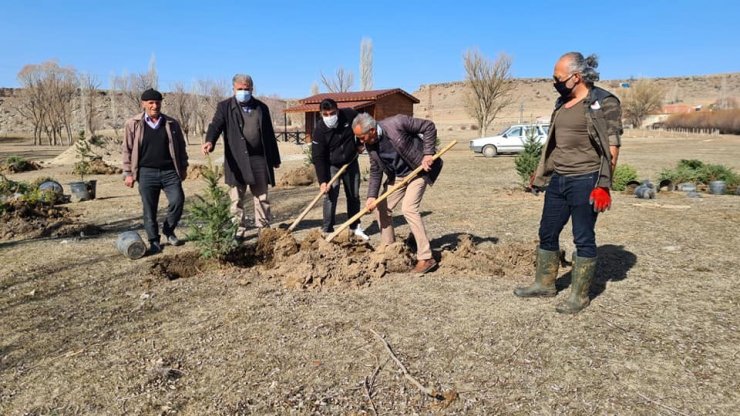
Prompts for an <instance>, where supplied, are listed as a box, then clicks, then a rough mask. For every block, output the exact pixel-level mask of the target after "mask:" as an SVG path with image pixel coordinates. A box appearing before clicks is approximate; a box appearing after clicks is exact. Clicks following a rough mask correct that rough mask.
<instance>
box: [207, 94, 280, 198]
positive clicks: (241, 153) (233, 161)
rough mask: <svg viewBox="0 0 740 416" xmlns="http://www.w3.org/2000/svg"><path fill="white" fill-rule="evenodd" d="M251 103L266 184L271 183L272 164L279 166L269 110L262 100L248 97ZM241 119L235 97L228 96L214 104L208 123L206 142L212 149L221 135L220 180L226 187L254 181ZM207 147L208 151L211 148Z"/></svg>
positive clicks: (272, 180) (272, 182)
mask: <svg viewBox="0 0 740 416" xmlns="http://www.w3.org/2000/svg"><path fill="white" fill-rule="evenodd" d="M252 101H253V102H252V103H250V104H251V105H253V106H254V107H256V108H259V110H260V111H259V115H260V122H259V125H260V136H261V138H262V149H264V152H265V160H266V161H267V170H268V174H269V178H270V185H272V186H275V169H274V168H275V167H277V166H280V151H279V150H278V146H277V140H276V139H275V130H274V129H273V127H272V118H270V109H269V108H268V107H267V105H266V104H265V103H263V102H262V101H260V100H258V99H256V98H254V97H253V98H252ZM243 126H244V119H243V117H242V109H241V108H240V106H239V103H238V102H237V101H236V98H234V97H231V98H228V99H226V100H223V101H221V102H220V103H218V105H217V106H216V113H215V114H214V115H213V120H212V121H211V124H210V125H209V126H208V132H207V133H206V141H207V142H209V143H211V144H212V145H213V149H215V148H216V141H217V140H218V138H219V136H221V134H222V133H223V135H224V143H225V144H224V146H225V149H224V180H225V182H226V184H227V185H229V186H245V185H251V184H254V175H253V174H252V166H251V164H250V163H249V152H248V151H247V141H246V139H244V134H243V131H244V130H243ZM213 149H211V150H213Z"/></svg>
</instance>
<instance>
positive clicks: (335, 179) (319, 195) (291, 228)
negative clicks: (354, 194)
mask: <svg viewBox="0 0 740 416" xmlns="http://www.w3.org/2000/svg"><path fill="white" fill-rule="evenodd" d="M355 159H357V156H355V158H354V159H352V162H354V161H355ZM352 162H349V163H347V164H345V165H344V166H342V167H341V168H340V169H339V171H338V172H337V174H336V175H334V176H333V177H332V178H331V179H330V180H329V182H327V183H326V187H327V188H330V187H331V185H332V184H333V183H334V182H336V181H337V179H339V178H341V177H342V174H343V173H344V171H346V170H347V168H348V167H349V165H350V163H352ZM323 195H326V194H325V193H324V192H321V191H319V194H318V195H316V197H315V198H314V199H313V201H311V203H310V204H308V206H307V207H306V209H304V210H303V212H301V214H300V215H299V216H298V218H296V219H295V221H293V224H290V227H288V231H293V229H294V228H295V227H296V226H298V223H299V222H301V221H302V220H303V218H304V217H305V216H306V215H308V212H309V211H311V208H313V206H314V205H316V203H317V202H319V199H321V197H322V196H323Z"/></svg>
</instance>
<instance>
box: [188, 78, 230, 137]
mask: <svg viewBox="0 0 740 416" xmlns="http://www.w3.org/2000/svg"><path fill="white" fill-rule="evenodd" d="M230 91H231V88H230V87H229V86H228V84H226V83H225V82H221V81H214V80H210V79H205V80H197V81H196V82H195V83H194V85H193V95H194V96H195V100H196V105H195V123H194V124H195V131H196V132H197V134H199V135H201V136H203V135H205V133H206V129H207V128H208V124H209V123H210V122H211V118H212V117H213V114H214V113H215V112H216V105H217V104H218V103H219V101H221V100H223V99H225V98H226V97H227V96H228V95H229V94H230ZM202 139H203V137H201V140H202Z"/></svg>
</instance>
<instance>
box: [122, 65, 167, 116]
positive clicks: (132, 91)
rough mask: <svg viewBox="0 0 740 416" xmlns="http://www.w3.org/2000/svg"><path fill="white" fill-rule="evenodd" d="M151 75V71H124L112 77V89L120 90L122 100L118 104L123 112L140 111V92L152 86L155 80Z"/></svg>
mask: <svg viewBox="0 0 740 416" xmlns="http://www.w3.org/2000/svg"><path fill="white" fill-rule="evenodd" d="M151 76H152V74H151V73H146V74H127V73H126V72H125V71H124V73H123V74H122V75H120V76H115V77H114V79H113V84H114V85H113V89H115V90H117V91H119V92H120V95H121V98H122V101H123V102H122V103H119V104H121V107H122V108H121V109H122V110H123V111H124V112H125V114H127V115H131V114H135V113H138V112H139V111H141V93H143V92H144V91H145V90H147V89H149V88H154V86H153V83H155V82H156V80H153V79H152V78H151ZM155 76H156V74H155ZM124 117H127V116H124Z"/></svg>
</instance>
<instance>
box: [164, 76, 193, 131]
mask: <svg viewBox="0 0 740 416" xmlns="http://www.w3.org/2000/svg"><path fill="white" fill-rule="evenodd" d="M196 104H197V100H196V96H195V95H193V94H191V93H189V92H187V91H186V90H185V86H184V85H183V84H182V83H181V82H177V83H175V84H174V86H173V87H172V88H171V92H170V93H169V94H167V97H166V99H165V100H164V105H165V106H166V108H165V109H164V110H165V111H164V112H165V113H167V114H170V115H172V116H173V117H175V118H176V119H177V120H178V121H179V122H180V126H181V127H182V131H183V133H185V143H187V144H190V126H191V125H192V122H193V120H194V115H195V111H196Z"/></svg>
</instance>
